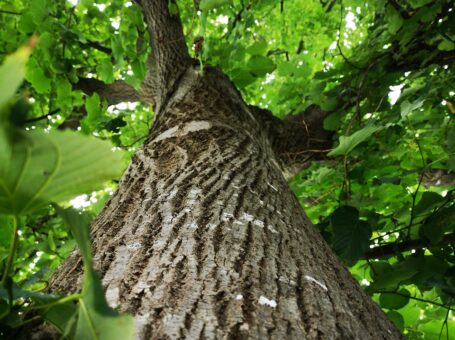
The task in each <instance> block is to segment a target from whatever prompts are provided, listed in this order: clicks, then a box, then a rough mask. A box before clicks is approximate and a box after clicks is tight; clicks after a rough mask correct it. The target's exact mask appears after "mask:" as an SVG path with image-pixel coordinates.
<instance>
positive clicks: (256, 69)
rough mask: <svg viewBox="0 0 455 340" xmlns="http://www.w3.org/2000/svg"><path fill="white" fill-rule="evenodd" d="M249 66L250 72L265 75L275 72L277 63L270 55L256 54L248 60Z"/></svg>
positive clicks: (257, 75)
mask: <svg viewBox="0 0 455 340" xmlns="http://www.w3.org/2000/svg"><path fill="white" fill-rule="evenodd" d="M247 67H248V69H249V70H250V72H251V73H252V74H254V75H255V76H256V77H263V76H265V75H266V74H267V73H271V72H273V70H275V68H276V65H275V64H274V62H273V61H272V59H270V58H268V57H265V56H262V55H254V56H252V57H251V58H250V60H249V61H248V64H247Z"/></svg>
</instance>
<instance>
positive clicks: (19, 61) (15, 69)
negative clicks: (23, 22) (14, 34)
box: [0, 38, 36, 177]
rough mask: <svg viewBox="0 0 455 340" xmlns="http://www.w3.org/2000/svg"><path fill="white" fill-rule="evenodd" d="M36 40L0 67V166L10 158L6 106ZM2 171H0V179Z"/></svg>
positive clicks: (31, 41) (21, 78) (20, 77)
mask: <svg viewBox="0 0 455 340" xmlns="http://www.w3.org/2000/svg"><path fill="white" fill-rule="evenodd" d="M35 43H36V39H34V38H33V39H32V40H30V42H29V44H28V45H26V46H23V47H21V48H19V49H18V50H17V51H16V52H15V53H13V54H12V55H10V56H8V57H6V59H5V61H4V62H3V64H2V65H1V66H0V164H4V163H5V162H7V160H8V159H9V158H10V157H11V139H12V135H13V133H12V128H11V126H10V122H9V110H7V108H6V106H7V105H6V104H7V103H8V102H9V101H10V100H11V98H12V97H13V96H14V95H15V94H16V90H17V88H18V87H19V85H20V84H21V83H22V81H23V79H24V76H25V64H26V63H27V60H28V57H29V56H30V53H31V52H32V47H33V45H34V44H35ZM1 176H2V169H0V177H1Z"/></svg>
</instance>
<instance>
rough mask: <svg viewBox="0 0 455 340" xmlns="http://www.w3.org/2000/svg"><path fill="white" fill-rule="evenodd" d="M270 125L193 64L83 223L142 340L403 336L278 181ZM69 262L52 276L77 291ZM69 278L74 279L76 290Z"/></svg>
mask: <svg viewBox="0 0 455 340" xmlns="http://www.w3.org/2000/svg"><path fill="white" fill-rule="evenodd" d="M271 131H273V129H268V128H267V127H266V126H264V120H261V119H258V118H257V117H256V115H255V114H254V113H253V112H251V109H250V108H249V107H248V106H247V105H245V104H244V103H243V101H242V99H241V98H240V96H239V94H238V93H237V91H236V90H235V89H234V88H233V86H232V85H231V83H230V82H229V80H228V79H227V78H226V77H225V76H223V75H222V73H221V72H220V71H218V70H216V69H206V70H205V72H204V75H203V76H202V75H201V74H200V72H198V71H197V70H196V69H194V68H192V67H190V68H188V69H187V71H186V73H185V74H184V76H183V77H182V78H181V80H180V82H179V86H177V87H176V88H175V91H174V92H173V95H172V96H171V97H170V98H169V100H168V101H167V105H166V107H165V108H163V110H162V111H161V112H160V113H159V114H158V115H157V117H156V120H155V122H154V125H153V128H152V130H151V132H150V136H149V138H148V139H147V141H146V143H145V144H144V146H143V147H142V148H141V149H140V150H139V151H138V152H137V154H136V155H135V157H134V159H133V162H132V164H131V165H130V167H129V168H128V170H127V172H126V173H125V175H124V176H123V178H122V180H121V182H120V184H119V188H118V190H117V192H116V193H115V194H114V196H113V197H112V199H111V200H110V201H109V203H108V204H107V206H106V207H105V209H104V210H103V212H102V213H101V214H100V216H99V217H98V218H97V219H96V221H95V222H94V224H93V225H92V236H93V244H94V245H93V247H94V254H96V258H95V262H96V265H97V269H98V271H99V273H100V275H101V277H102V282H103V284H104V286H105V288H106V296H107V298H108V301H109V303H110V304H111V305H112V306H114V307H117V308H119V309H120V310H122V311H128V312H130V313H132V314H133V315H134V316H135V322H136V326H137V335H138V337H139V338H141V339H167V338H169V339H178V338H188V339H196V338H207V339H215V338H216V339H233V338H242V339H243V338H249V339H267V338H269V339H285V338H289V339H362V340H363V339H399V338H400V334H399V332H398V331H397V330H396V328H395V327H394V326H393V325H392V324H391V323H390V321H389V320H388V319H387V318H386V316H385V315H384V314H383V312H382V311H381V310H380V309H379V307H378V306H377V305H375V304H374V303H373V302H372V300H371V299H370V298H369V297H368V296H367V295H366V294H365V292H364V291H363V290H362V288H361V287H360V286H359V285H358V283H357V282H356V281H355V280H354V279H353V278H352V276H351V275H350V274H349V272H348V271H347V269H346V268H345V267H344V266H343V265H342V264H341V263H340V262H339V260H338V259H337V258H336V257H335V255H333V253H332V251H331V250H330V249H329V247H328V246H327V244H326V243H325V242H324V240H323V239H322V237H321V236H320V235H319V233H318V232H317V231H316V230H315V229H314V228H313V226H312V225H311V223H310V222H309V220H308V218H307V217H306V216H305V214H304V212H303V210H302V209H301V207H300V205H299V203H298V201H297V199H296V198H295V196H294V195H293V193H292V192H291V190H290V189H289V187H288V185H287V183H286V180H285V179H284V177H283V173H282V169H281V168H280V166H279V162H278V159H277V157H276V148H275V149H274V143H273V142H272V141H273V139H274V138H273V133H272V132H271ZM80 271H81V263H80V258H79V256H78V255H77V254H73V255H72V256H71V257H70V258H69V259H68V260H67V262H65V264H64V265H63V266H62V267H61V268H60V269H59V271H58V272H57V273H56V275H55V276H54V277H53V280H52V282H51V288H52V289H53V290H54V291H60V292H71V291H74V290H76V289H77V288H78V286H80V281H81V272H80ZM75 282H78V285H75Z"/></svg>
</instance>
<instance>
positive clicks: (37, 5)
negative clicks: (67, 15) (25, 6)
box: [30, 0, 49, 25]
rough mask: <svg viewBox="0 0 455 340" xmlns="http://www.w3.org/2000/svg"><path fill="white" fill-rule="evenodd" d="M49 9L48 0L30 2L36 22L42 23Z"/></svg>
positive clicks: (31, 11)
mask: <svg viewBox="0 0 455 340" xmlns="http://www.w3.org/2000/svg"><path fill="white" fill-rule="evenodd" d="M48 11H49V6H48V4H47V1H46V0H32V1H31V3H30V13H31V14H32V17H33V21H34V23H35V24H37V25H40V24H42V22H43V20H44V19H45V18H46V16H47V14H48Z"/></svg>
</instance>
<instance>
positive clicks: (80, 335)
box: [55, 205, 134, 340]
mask: <svg viewBox="0 0 455 340" xmlns="http://www.w3.org/2000/svg"><path fill="white" fill-rule="evenodd" d="M55 209H56V210H57V213H58V214H59V215H60V216H61V217H62V219H63V220H64V222H65V224H67V225H68V227H69V228H70V230H71V232H72V234H73V236H74V238H75V239H76V242H77V243H78V245H79V249H80V251H81V255H82V258H83V261H84V283H83V287H82V293H81V294H82V298H81V299H79V306H78V307H79V308H78V315H77V323H76V326H75V329H74V332H75V333H74V338H76V339H100V340H101V339H106V340H110V339H113V340H116V339H118V340H123V339H126V340H128V339H133V338H134V322H133V318H132V317H131V316H130V315H127V314H119V313H118V312H116V311H115V310H113V309H112V308H110V307H109V305H108V304H107V302H106V299H105V297H104V291H103V287H102V286H101V282H100V280H99V278H98V275H97V274H96V272H95V270H94V269H93V267H92V255H91V248H90V238H89V219H88V218H87V216H86V215H85V214H82V213H80V212H79V211H77V210H76V209H73V208H67V209H62V208H61V207H59V206H58V205H55Z"/></svg>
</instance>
